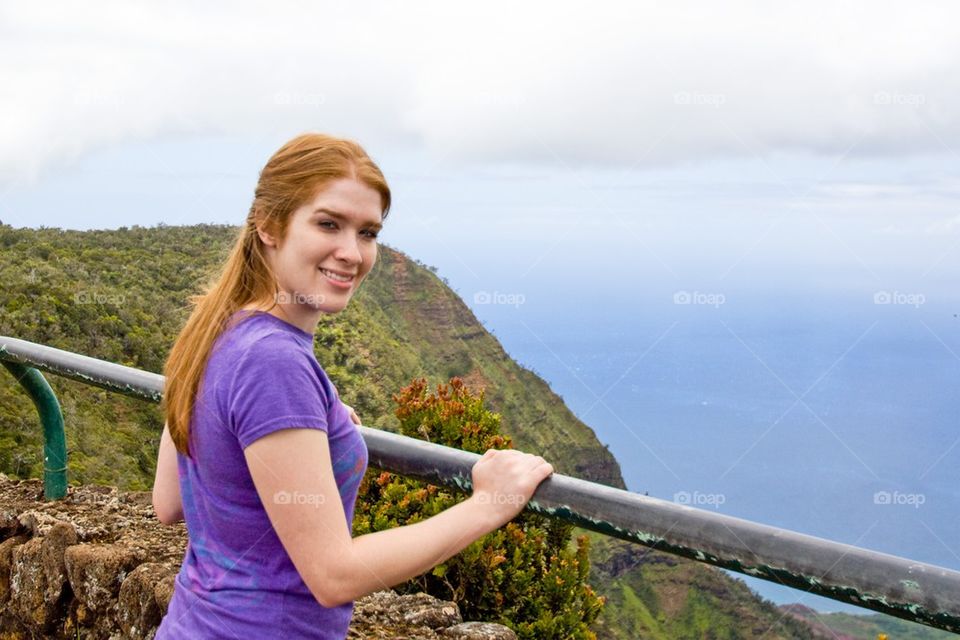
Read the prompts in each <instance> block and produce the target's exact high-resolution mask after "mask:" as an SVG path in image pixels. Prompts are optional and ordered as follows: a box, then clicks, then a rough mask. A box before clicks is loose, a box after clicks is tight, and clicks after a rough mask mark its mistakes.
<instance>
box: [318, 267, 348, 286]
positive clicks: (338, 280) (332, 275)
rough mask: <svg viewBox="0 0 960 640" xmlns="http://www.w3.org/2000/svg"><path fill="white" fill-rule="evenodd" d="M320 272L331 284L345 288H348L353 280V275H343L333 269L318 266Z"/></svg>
mask: <svg viewBox="0 0 960 640" xmlns="http://www.w3.org/2000/svg"><path fill="white" fill-rule="evenodd" d="M320 273H322V274H323V275H324V276H325V277H326V278H327V280H329V281H330V282H331V283H332V284H334V285H336V286H338V287H340V288H345V289H348V288H350V285H352V284H353V280H354V278H355V276H352V275H343V274H340V273H337V272H335V271H330V270H328V269H324V268H323V267H321V268H320Z"/></svg>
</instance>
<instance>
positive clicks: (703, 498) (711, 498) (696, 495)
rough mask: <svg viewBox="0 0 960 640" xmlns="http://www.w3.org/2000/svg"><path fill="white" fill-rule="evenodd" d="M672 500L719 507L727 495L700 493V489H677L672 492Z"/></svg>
mask: <svg viewBox="0 0 960 640" xmlns="http://www.w3.org/2000/svg"><path fill="white" fill-rule="evenodd" d="M673 501H674V502H676V503H677V504H685V505H689V506H693V507H702V506H707V507H713V508H714V509H719V508H720V505H722V504H724V503H725V502H726V501H727V496H725V495H724V494H722V493H701V492H700V491H694V492H692V493H691V492H690V491H678V492H677V493H675V494H673Z"/></svg>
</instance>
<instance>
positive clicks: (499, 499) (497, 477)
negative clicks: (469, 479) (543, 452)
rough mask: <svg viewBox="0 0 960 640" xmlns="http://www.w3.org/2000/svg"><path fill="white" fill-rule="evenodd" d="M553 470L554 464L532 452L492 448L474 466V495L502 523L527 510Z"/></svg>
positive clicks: (500, 524)
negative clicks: (524, 508)
mask: <svg viewBox="0 0 960 640" xmlns="http://www.w3.org/2000/svg"><path fill="white" fill-rule="evenodd" d="M552 473H553V465H551V464H550V463H549V462H547V461H546V460H544V459H543V458H541V457H540V456H535V455H533V454H531V453H524V452H522V451H516V450H513V449H488V450H487V452H486V453H484V454H483V456H482V457H481V458H480V459H479V460H477V462H476V463H475V464H474V465H473V470H472V476H473V495H472V496H471V498H473V499H474V500H475V501H476V502H477V503H479V504H482V505H485V507H486V508H488V509H490V511H491V512H492V513H493V514H494V517H495V518H496V519H497V521H498V522H499V525H498V526H502V525H504V524H506V523H507V522H509V521H510V520H512V519H513V518H514V517H516V516H517V514H518V513H520V512H521V511H523V507H524V506H525V505H526V504H527V502H528V501H529V500H530V497H531V496H533V493H534V491H536V489H537V487H538V486H539V485H540V483H541V482H542V481H543V480H544V478H546V477H548V476H549V475H550V474H552Z"/></svg>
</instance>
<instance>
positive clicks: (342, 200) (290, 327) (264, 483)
mask: <svg viewBox="0 0 960 640" xmlns="http://www.w3.org/2000/svg"><path fill="white" fill-rule="evenodd" d="M389 206H390V190H389V188H388V187H387V183H386V181H385V179H384V177H383V175H382V174H381V172H380V170H379V169H378V168H377V166H376V165H375V164H374V163H373V161H372V160H371V159H370V157H369V156H368V155H367V154H366V153H365V152H364V151H363V149H362V148H361V147H360V146H359V145H357V144H356V143H354V142H351V141H348V140H342V139H338V138H332V137H330V136H325V135H320V134H306V135H302V136H299V137H297V138H294V139H293V140H291V141H290V142H288V143H287V144H286V145H284V146H283V147H282V148H281V149H280V150H279V151H277V152H276V153H275V154H274V155H273V157H272V158H271V159H270V160H269V161H268V162H267V165H266V166H265V167H264V169H263V171H262V172H261V174H260V180H259V182H258V185H257V189H256V193H255V197H254V202H253V205H252V206H251V208H250V213H249V215H248V217H247V221H246V224H245V226H244V228H243V229H242V230H241V232H240V236H239V238H238V239H237V242H236V244H235V246H234V248H233V251H232V252H231V254H230V256H229V257H228V259H227V262H226V264H225V265H224V267H223V270H222V273H221V274H220V276H219V277H218V278H217V279H216V280H215V281H214V282H213V283H212V284H211V285H210V286H209V288H208V289H207V291H206V292H205V293H204V294H203V295H200V296H197V297H196V298H195V299H194V309H193V312H192V313H191V315H190V317H189V318H188V320H187V322H186V324H185V326H184V327H183V329H182V331H181V333H180V335H179V336H178V337H177V340H176V342H175V343H174V345H173V349H172V350H171V352H170V356H169V358H168V360H167V364H166V367H165V374H166V388H165V390H164V411H165V414H166V419H167V426H166V427H165V428H164V435H163V437H162V438H161V444H160V452H159V456H158V461H157V476H156V481H155V483H154V491H153V504H154V509H155V510H156V512H157V517H158V518H159V519H160V520H161V522H164V523H168V524H169V523H174V522H177V521H179V520H180V519H183V520H185V521H186V524H187V532H188V535H189V544H188V547H187V553H186V555H185V557H184V559H183V565H182V567H181V570H180V572H179V573H178V574H177V578H176V582H175V586H174V594H173V598H172V600H171V601H170V605H169V608H168V610H167V613H166V616H165V617H164V619H163V621H162V623H161V625H160V628H159V630H158V631H157V635H156V637H157V638H158V639H168V638H198V639H206V638H247V637H255V638H284V639H285V640H295V639H300V638H303V639H306V638H324V639H338V640H339V639H342V638H344V637H346V634H347V628H348V626H349V623H350V618H351V616H352V610H353V600H354V599H356V598H358V597H360V596H363V595H365V594H367V593H371V592H373V591H376V590H378V589H383V588H387V587H390V586H393V585H396V584H399V583H402V582H405V581H406V580H408V579H410V578H412V577H414V576H417V575H419V574H421V573H423V572H425V571H427V570H429V569H431V568H432V567H434V566H436V565H437V564H439V563H441V562H443V561H445V560H447V559H448V558H450V557H451V556H453V555H455V554H456V553H458V552H460V551H461V550H462V549H464V548H465V547H466V546H467V545H469V544H470V543H471V542H473V541H474V540H476V539H477V538H479V537H481V536H483V535H485V534H486V533H489V532H490V531H492V530H494V529H496V528H498V527H500V526H502V525H503V524H505V523H507V522H509V521H510V520H511V519H512V518H513V517H514V516H515V515H516V514H518V513H519V512H520V511H521V510H522V509H523V507H524V505H525V504H526V502H527V501H528V500H529V499H530V496H531V495H533V492H534V490H535V489H536V487H537V485H539V484H540V482H541V481H542V480H543V479H544V478H546V477H547V476H548V475H550V474H551V473H552V472H553V467H552V466H551V465H550V464H549V463H547V462H546V461H545V460H544V459H543V458H541V457H539V456H533V455H530V454H526V453H522V452H519V451H515V450H502V451H495V450H490V451H487V452H486V454H485V455H484V456H483V457H482V458H481V459H480V460H479V461H478V462H477V463H476V464H475V465H474V468H473V472H472V475H473V487H474V492H473V495H472V496H471V497H470V498H468V499H467V500H465V501H464V502H461V503H459V504H457V505H455V506H453V507H451V508H450V509H448V510H446V511H444V512H442V513H440V514H438V515H436V516H434V517H432V518H429V519H427V520H423V521H421V522H418V523H416V524H413V525H409V526H405V527H398V528H396V529H391V530H387V531H379V532H377V533H372V534H367V535H364V536H360V537H358V538H356V539H354V538H352V536H351V526H352V522H353V511H354V504H355V501H356V497H357V489H358V487H359V484H360V481H361V479H362V477H363V474H364V473H365V471H366V468H367V448H366V445H365V443H364V441H363V438H362V437H361V435H360V432H359V430H358V429H357V428H356V426H355V425H356V424H359V423H360V419H359V418H358V417H357V415H356V413H354V412H353V411H352V409H350V407H348V406H346V405H344V404H343V403H342V402H341V401H340V400H339V396H338V394H337V391H336V388H335V387H334V385H333V384H332V382H331V381H330V379H329V378H328V377H327V374H326V372H325V371H324V370H323V368H322V367H321V366H320V364H319V363H318V361H317V359H316V357H315V355H314V351H313V348H314V346H313V345H314V340H313V331H314V330H315V328H316V326H317V323H318V322H319V320H320V318H321V316H322V315H323V314H327V313H337V312H339V311H342V310H343V309H344V308H345V307H346V306H347V304H348V303H349V301H350V299H351V297H352V296H353V295H354V293H356V291H357V289H358V287H359V286H360V284H361V283H362V282H363V280H364V278H365V277H366V276H367V274H368V273H369V272H370V269H371V268H372V267H373V265H374V262H375V261H376V259H377V234H378V232H379V230H380V228H381V226H382V224H383V218H384V216H385V215H386V213H387V211H388V209H389ZM502 496H508V497H509V498H510V499H509V500H504V499H502V498H501V497H502Z"/></svg>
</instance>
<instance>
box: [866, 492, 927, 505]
mask: <svg viewBox="0 0 960 640" xmlns="http://www.w3.org/2000/svg"><path fill="white" fill-rule="evenodd" d="M926 501H927V496H926V495H925V494H922V493H902V492H900V491H877V492H876V493H875V494H873V504H879V505H893V506H904V505H906V506H910V507H913V508H914V509H919V508H920V505H922V504H924V503H926Z"/></svg>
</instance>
